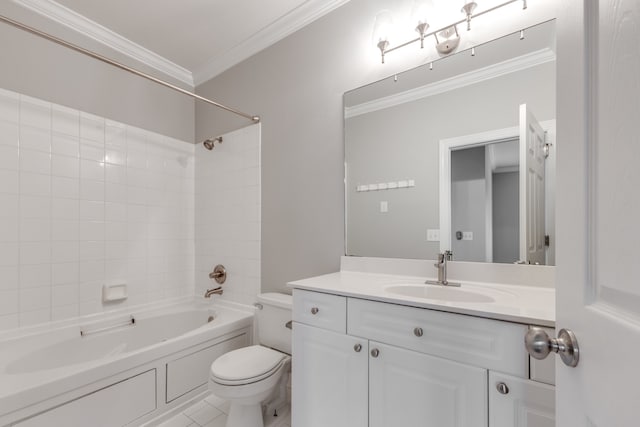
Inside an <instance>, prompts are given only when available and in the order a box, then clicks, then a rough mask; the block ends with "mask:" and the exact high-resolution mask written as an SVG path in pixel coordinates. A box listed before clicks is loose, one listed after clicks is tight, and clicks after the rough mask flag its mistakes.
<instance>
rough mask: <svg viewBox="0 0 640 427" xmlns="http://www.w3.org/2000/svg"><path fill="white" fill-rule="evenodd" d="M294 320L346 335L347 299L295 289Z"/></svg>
mask: <svg viewBox="0 0 640 427" xmlns="http://www.w3.org/2000/svg"><path fill="white" fill-rule="evenodd" d="M293 320H294V321H296V322H300V323H304V324H307V325H310V326H317V327H319V328H323V329H328V330H330V331H335V332H341V333H345V332H346V330H347V298H346V297H340V296H337V295H329V294H323V293H320V292H311V291H302V290H299V289H294V290H293Z"/></svg>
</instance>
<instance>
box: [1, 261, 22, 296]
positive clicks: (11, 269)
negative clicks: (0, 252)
mask: <svg viewBox="0 0 640 427" xmlns="http://www.w3.org/2000/svg"><path fill="white" fill-rule="evenodd" d="M19 286H20V268H19V267H18V266H17V265H9V266H1V267H0V291H10V290H12V289H18V287H19Z"/></svg>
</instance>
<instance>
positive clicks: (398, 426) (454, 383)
mask: <svg viewBox="0 0 640 427" xmlns="http://www.w3.org/2000/svg"><path fill="white" fill-rule="evenodd" d="M369 348H370V359H369V421H370V422H369V426H370V427H389V426H394V427H482V426H486V425H487V419H488V415H487V406H488V402H487V371H486V370H485V369H481V368H476V367H473V366H468V365H464V364H461V363H458V362H452V361H449V360H445V359H441V358H438V357H433V356H429V355H426V354H422V353H417V352H415V351H411V350H404V349H400V348H397V347H391V346H388V345H384V344H379V343H377V342H373V341H371V342H370V343H369ZM376 350H377V352H376Z"/></svg>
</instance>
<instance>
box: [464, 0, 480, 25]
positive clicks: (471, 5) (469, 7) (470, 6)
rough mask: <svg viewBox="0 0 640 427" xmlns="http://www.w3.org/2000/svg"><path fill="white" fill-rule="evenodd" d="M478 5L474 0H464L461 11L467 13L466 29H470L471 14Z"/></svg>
mask: <svg viewBox="0 0 640 427" xmlns="http://www.w3.org/2000/svg"><path fill="white" fill-rule="evenodd" d="M476 7H478V3H476V2H474V1H469V0H465V1H464V6H462V10H460V11H461V12H462V13H464V14H465V15H467V31H471V15H473V11H474V10H476Z"/></svg>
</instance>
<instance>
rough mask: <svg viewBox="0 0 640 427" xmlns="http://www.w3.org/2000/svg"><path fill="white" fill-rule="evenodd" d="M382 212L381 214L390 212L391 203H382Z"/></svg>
mask: <svg viewBox="0 0 640 427" xmlns="http://www.w3.org/2000/svg"><path fill="white" fill-rule="evenodd" d="M380 212H381V213H387V212H389V202H387V201H382V202H380Z"/></svg>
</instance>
